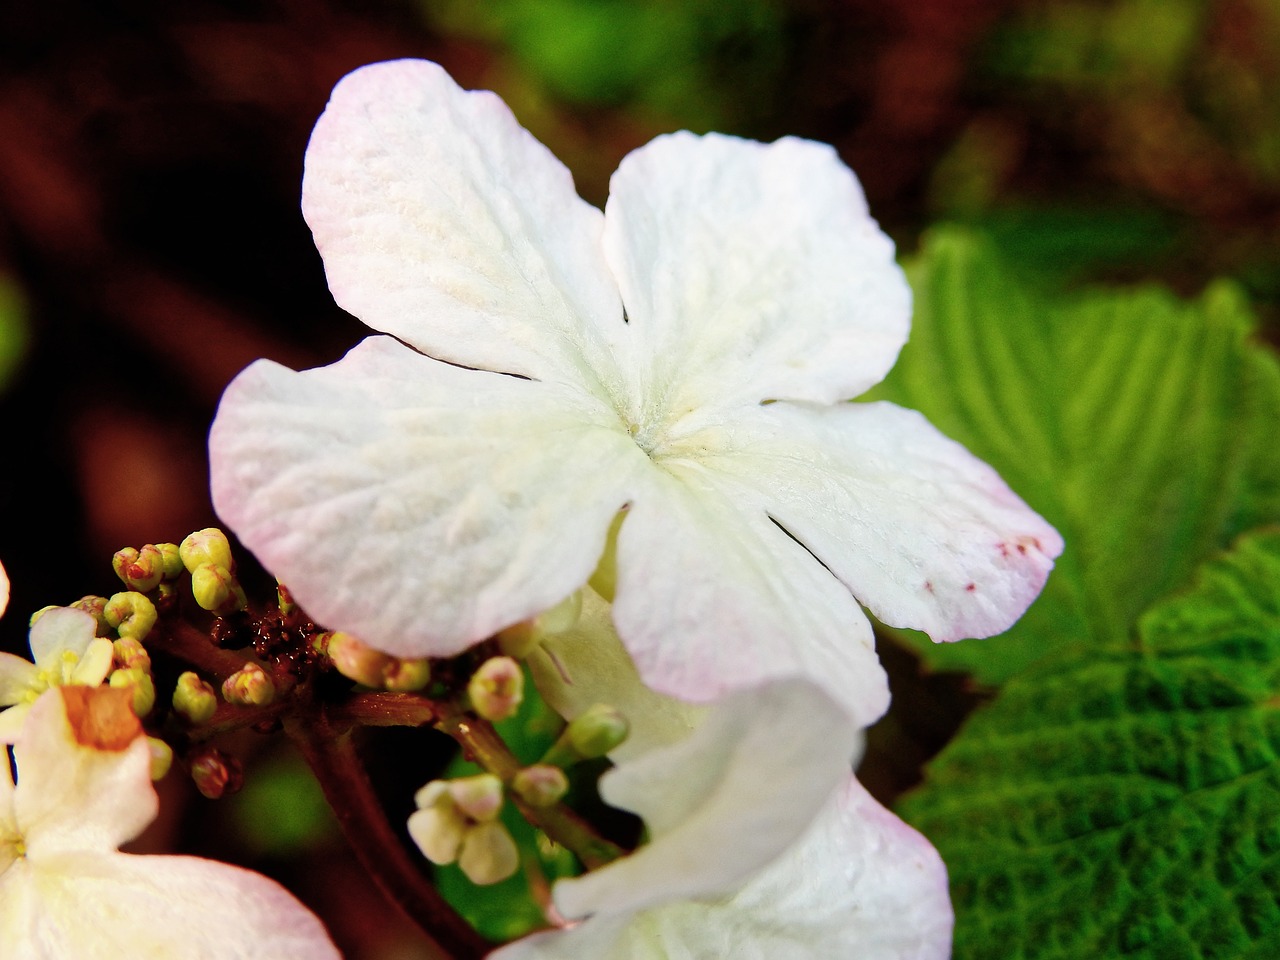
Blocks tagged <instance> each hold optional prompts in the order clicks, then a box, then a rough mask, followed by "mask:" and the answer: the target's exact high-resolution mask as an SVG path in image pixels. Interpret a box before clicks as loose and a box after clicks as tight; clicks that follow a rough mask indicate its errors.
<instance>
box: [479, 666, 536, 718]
mask: <svg viewBox="0 0 1280 960" xmlns="http://www.w3.org/2000/svg"><path fill="white" fill-rule="evenodd" d="M467 696H468V697H470V698H471V706H472V707H473V708H474V709H475V711H476V713H478V714H479V715H480V716H482V717H484V718H485V719H486V720H495V721H496V720H505V719H507V717H511V716H514V715H515V712H516V711H517V710H518V709H520V702H521V701H522V700H524V671H523V670H521V669H520V664H518V663H516V662H515V661H514V660H513V659H511V658H510V657H490V658H489V659H488V660H486V661H485V662H484V663H482V664H480V667H479V669H477V670H476V672H475V673H473V674H472V675H471V679H470V680H469V681H468V682H467Z"/></svg>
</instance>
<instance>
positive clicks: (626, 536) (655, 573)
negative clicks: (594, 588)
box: [613, 460, 889, 726]
mask: <svg viewBox="0 0 1280 960" xmlns="http://www.w3.org/2000/svg"><path fill="white" fill-rule="evenodd" d="M662 466H663V467H664V468H665V469H663V470H655V471H650V473H649V477H648V479H649V480H650V483H649V484H648V485H647V486H646V488H645V489H644V491H643V492H642V493H641V494H640V495H639V496H637V497H636V498H635V500H634V501H633V503H632V505H631V509H630V510H629V511H628V513H627V517H626V519H625V520H624V521H623V524H622V528H621V530H620V531H619V534H618V581H617V596H616V598H615V600H614V605H613V620H614V623H615V624H616V625H617V628H618V635H619V636H620V637H621V638H622V642H623V644H624V645H625V646H626V648H627V650H628V652H629V653H630V654H631V656H632V659H633V660H634V661H635V664H636V668H637V669H638V670H639V672H640V677H641V679H643V680H644V682H645V683H646V684H648V685H649V686H651V687H653V688H654V689H655V690H657V691H658V692H660V693H664V694H667V695H669V696H673V697H677V698H679V699H682V700H689V701H693V702H695V703H705V702H708V701H711V700H715V699H718V698H719V697H721V696H723V695H724V694H726V693H728V692H730V691H733V690H738V689H743V688H745V687H751V686H756V685H758V684H760V683H762V682H765V681H767V680H771V679H780V678H783V677H795V676H800V677H807V678H809V679H811V680H812V681H814V682H815V683H816V684H818V685H819V686H821V687H822V688H823V689H824V690H826V691H827V693H829V694H830V695H831V696H832V697H834V698H836V699H837V700H838V701H839V702H841V703H842V704H844V705H845V708H846V710H847V711H848V713H849V715H850V717H851V718H852V720H853V721H854V723H855V724H857V725H859V726H869V725H870V724H871V723H873V722H874V721H875V720H876V719H877V718H879V717H880V715H881V714H882V713H884V711H885V708H886V707H887V706H888V704H889V690H888V683H887V680H886V678H885V674H884V669H883V668H882V667H881V666H880V661H879V659H878V657H877V656H876V652H875V637H874V635H873V634H872V631H871V625H870V623H869V622H868V621H867V618H866V615H865V614H863V612H862V610H861V609H860V608H859V607H858V604H857V603H856V602H855V601H854V599H853V597H852V596H850V594H849V591H848V589H847V588H846V587H845V586H844V585H843V584H841V583H840V582H839V581H838V580H836V578H835V577H833V576H832V575H831V574H830V573H828V572H827V571H826V570H824V569H823V568H822V565H821V564H820V563H818V562H816V561H815V560H814V559H813V557H812V556H810V555H809V554H808V553H807V552H806V551H805V550H804V548H803V547H801V546H800V545H799V544H797V543H796V542H795V541H794V540H792V539H791V538H790V537H789V536H787V534H786V533H785V532H784V531H782V530H781V529H779V528H778V527H777V526H776V525H775V524H773V523H771V522H770V520H769V519H768V517H767V516H765V514H764V513H763V511H759V512H753V511H749V510H747V511H744V510H742V509H740V508H739V506H738V505H737V504H735V503H734V502H733V501H732V499H731V498H730V497H729V496H727V495H726V491H725V490H723V489H720V488H718V487H717V486H716V480H717V478H716V477H715V476H714V474H712V473H710V472H709V471H706V470H703V469H702V468H701V467H699V466H698V465H697V464H696V463H691V462H685V461H678V460H672V461H665V462H663V464H662Z"/></svg>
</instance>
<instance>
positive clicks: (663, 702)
mask: <svg viewBox="0 0 1280 960" xmlns="http://www.w3.org/2000/svg"><path fill="white" fill-rule="evenodd" d="M527 662H528V664H529V669H530V671H531V673H532V674H533V679H534V682H535V683H536V684H537V685H538V693H539V694H541V696H542V699H543V700H544V701H545V702H546V703H547V705H548V706H550V707H551V709H553V710H555V711H556V712H557V713H558V714H560V716H562V717H564V718H565V719H566V720H572V719H573V718H574V717H576V716H577V715H578V714H580V713H582V712H583V711H585V710H588V709H590V708H591V707H592V706H594V705H595V704H597V703H603V704H608V705H609V706H611V707H614V708H616V709H617V710H618V711H620V712H621V713H622V715H623V716H624V717H626V718H627V721H628V723H629V724H630V732H629V733H628V734H627V739H626V740H624V741H622V744H621V745H620V746H619V747H617V748H616V749H614V750H613V751H612V752H611V753H610V754H609V758H610V759H611V760H613V761H614V762H616V763H622V762H625V761H626V760H629V759H631V758H633V757H637V756H639V755H641V754H644V753H648V752H649V751H650V750H653V749H655V748H657V747H664V746H669V745H671V744H673V743H678V742H679V741H681V740H683V739H685V738H686V737H688V736H689V735H690V734H691V733H693V731H694V728H695V727H697V725H698V723H699V722H700V721H701V720H702V718H703V717H704V716H705V715H706V713H707V710H708V709H709V708H708V707H699V706H696V705H694V704H691V703H686V702H684V701H682V700H676V699H674V698H673V697H664V696H663V695H662V694H660V693H657V692H655V691H654V690H652V689H650V688H649V687H646V686H645V685H644V683H643V682H641V680H640V675H639V674H638V673H636V667H635V664H634V663H633V662H632V660H631V657H630V655H628V653H627V651H626V648H625V647H623V645H622V641H621V640H619V639H618V634H617V631H615V630H614V628H613V620H612V619H611V617H610V613H609V604H608V603H607V602H606V601H605V600H604V599H603V598H602V597H601V596H600V595H599V594H598V593H596V592H595V591H594V590H592V589H591V588H590V587H587V588H585V589H584V590H583V601H582V615H581V616H580V617H579V618H578V622H577V623H576V624H575V625H574V627H573V628H572V629H571V630H566V631H564V632H563V633H558V634H554V635H552V636H549V637H545V638H544V639H543V641H542V643H541V645H539V646H538V647H537V648H536V649H535V650H534V651H533V652H532V653H531V654H530V655H529V658H528V661H527Z"/></svg>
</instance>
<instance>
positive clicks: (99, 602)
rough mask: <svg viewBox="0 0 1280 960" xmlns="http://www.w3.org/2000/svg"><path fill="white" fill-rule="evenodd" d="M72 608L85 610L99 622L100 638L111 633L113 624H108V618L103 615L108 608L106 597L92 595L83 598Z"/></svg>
mask: <svg viewBox="0 0 1280 960" xmlns="http://www.w3.org/2000/svg"><path fill="white" fill-rule="evenodd" d="M71 608H72V609H73V610H83V611H84V612H85V613H87V614H89V616H91V617H93V619H94V620H96V621H98V631H97V632H98V636H100V637H101V636H105V635H106V634H108V633H110V632H111V624H109V623H107V618H106V616H105V615H104V613H103V611H105V610H106V608H107V598H106V597H97V596H94V595H93V594H90V595H89V596H87V597H81V598H80V599H79V600H77V601H76V602H75V603H73V604H72V605H71Z"/></svg>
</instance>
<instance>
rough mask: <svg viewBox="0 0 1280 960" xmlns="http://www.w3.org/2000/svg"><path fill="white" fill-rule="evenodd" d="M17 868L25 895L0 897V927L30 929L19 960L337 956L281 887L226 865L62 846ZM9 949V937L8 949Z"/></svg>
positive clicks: (304, 959)
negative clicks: (51, 855)
mask: <svg viewBox="0 0 1280 960" xmlns="http://www.w3.org/2000/svg"><path fill="white" fill-rule="evenodd" d="M20 868H21V869H20V871H19V875H18V876H15V877H14V878H13V886H14V888H15V892H19V893H23V894H26V895H25V896H19V897H17V898H15V902H14V903H12V904H10V903H9V897H8V896H7V895H5V896H2V897H0V930H4V931H12V930H25V931H26V932H27V933H26V935H25V936H22V937H21V938H20V939H18V938H15V941H16V954H14V955H13V956H14V957H15V960H66V958H71V957H74V958H75V960H119V958H121V957H130V958H138V960H143V958H146V960H167V958H176V957H182V958H183V960H250V958H253V960H339V958H340V954H339V953H338V951H337V949H336V948H335V947H334V946H333V944H332V943H331V942H330V940H329V937H328V935H327V934H326V932H325V929H324V927H323V925H322V924H321V923H320V921H319V920H318V919H317V918H316V917H315V916H314V915H312V914H311V913H310V912H308V911H307V909H306V908H305V907H303V906H302V904H300V903H299V902H298V901H297V900H295V899H294V898H293V897H292V896H291V895H290V894H289V893H288V892H286V891H285V890H284V889H283V888H282V887H280V886H279V885H278V884H276V883H274V882H272V881H270V880H268V879H267V878H265V877H262V876H259V875H258V874H256V873H251V872H249V871H248V870H241V869H239V868H237V867H232V866H229V865H227V864H223V863H215V862H214V861H211V860H201V859H197V858H195V857H170V856H131V855H129V854H124V853H63V854H60V855H59V856H57V857H54V858H50V859H46V860H43V861H41V862H40V863H39V864H35V863H26V864H21V865H20ZM15 870H19V868H18V867H15ZM11 872H13V871H11ZM5 879H8V878H7V876H6V878H5ZM19 888H25V889H21V890H20V889H19ZM0 890H4V887H0ZM10 949H11V941H8V940H6V947H5V950H6V953H5V956H6V957H9V956H10V955H11V954H10V953H9V952H8V951H9V950H10Z"/></svg>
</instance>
